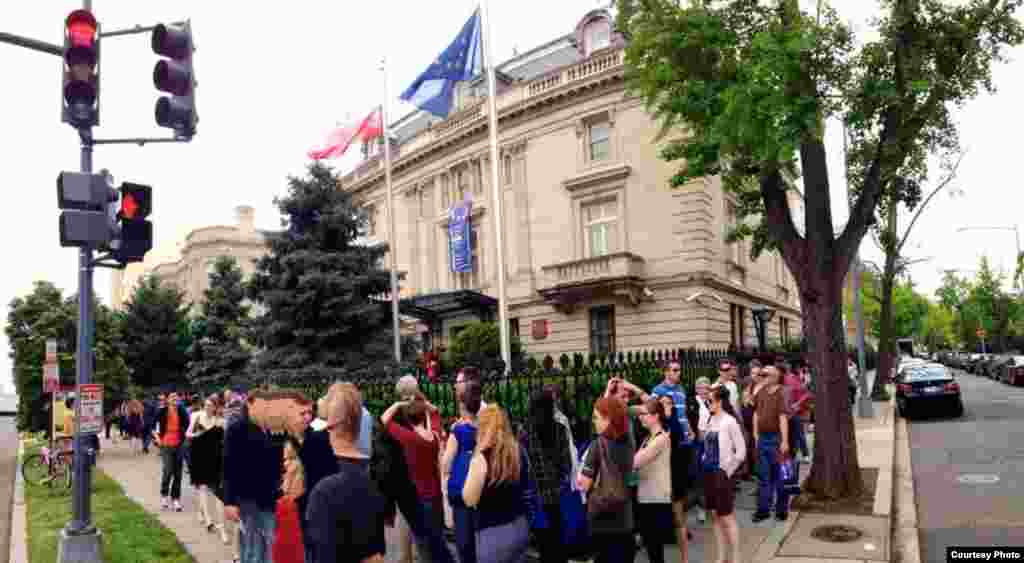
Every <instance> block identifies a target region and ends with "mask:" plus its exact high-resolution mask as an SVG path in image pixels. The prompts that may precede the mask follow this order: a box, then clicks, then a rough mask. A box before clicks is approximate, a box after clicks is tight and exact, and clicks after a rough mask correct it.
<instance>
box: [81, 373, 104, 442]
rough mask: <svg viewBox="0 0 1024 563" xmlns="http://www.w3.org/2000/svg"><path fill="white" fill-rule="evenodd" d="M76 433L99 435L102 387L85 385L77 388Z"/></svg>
mask: <svg viewBox="0 0 1024 563" xmlns="http://www.w3.org/2000/svg"><path fill="white" fill-rule="evenodd" d="M78 408H79V409H81V410H80V411H79V419H78V421H79V422H78V431H79V432H81V433H82V434H99V433H100V432H102V431H103V385H102V384H99V383H87V384H83V385H79V386H78Z"/></svg>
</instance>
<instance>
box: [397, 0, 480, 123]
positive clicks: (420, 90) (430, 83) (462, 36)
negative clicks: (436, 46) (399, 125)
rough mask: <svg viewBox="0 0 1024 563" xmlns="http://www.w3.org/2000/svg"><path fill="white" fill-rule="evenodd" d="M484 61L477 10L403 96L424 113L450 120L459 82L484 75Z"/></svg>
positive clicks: (478, 10)
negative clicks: (454, 95) (456, 86)
mask: <svg viewBox="0 0 1024 563" xmlns="http://www.w3.org/2000/svg"><path fill="white" fill-rule="evenodd" d="M483 58H484V57H483V41H482V36H481V32H480V9H479V8H477V10H476V11H474V12H473V15H472V16H470V17H469V20H467V21H466V24H465V25H463V26H462V31H460V32H459V34H458V35H457V36H455V40H454V41H452V42H451V45H448V48H447V49H445V50H444V52H443V53H441V56H439V57H437V59H436V60H434V62H433V63H432V64H431V65H430V66H429V67H427V70H425V71H423V73H422V74H420V75H419V77H417V78H416V80H415V81H414V82H413V83H412V85H411V86H409V87H408V88H406V89H405V91H404V92H402V95H401V96H400V97H401V99H403V100H405V101H406V102H409V103H411V104H412V105H414V106H416V107H418V108H420V109H421V110H423V111H427V112H430V113H432V114H434V115H436V116H438V117H442V118H444V117H448V113H449V112H451V109H452V97H453V94H454V92H455V83H456V82H459V81H462V80H469V79H470V78H473V77H474V76H476V75H478V74H480V73H481V71H482V69H483Z"/></svg>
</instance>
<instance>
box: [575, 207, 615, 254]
mask: <svg viewBox="0 0 1024 563" xmlns="http://www.w3.org/2000/svg"><path fill="white" fill-rule="evenodd" d="M618 214H619V205H618V200H616V199H607V200H603V201H595V202H593V203H587V204H585V205H583V239H584V240H585V241H586V243H585V244H586V257H587V258H593V257H595V256H604V255H606V254H611V253H613V252H617V251H618V246H619V244H618V243H619V217H618Z"/></svg>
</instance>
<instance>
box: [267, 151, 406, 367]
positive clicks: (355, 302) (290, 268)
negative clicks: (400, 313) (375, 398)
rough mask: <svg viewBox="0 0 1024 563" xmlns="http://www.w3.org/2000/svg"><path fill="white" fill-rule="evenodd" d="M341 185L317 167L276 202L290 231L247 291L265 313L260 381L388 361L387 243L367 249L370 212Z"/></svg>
mask: <svg viewBox="0 0 1024 563" xmlns="http://www.w3.org/2000/svg"><path fill="white" fill-rule="evenodd" d="M338 180H339V178H338V177H337V175H335V173H334V172H333V171H332V170H331V169H329V168H327V167H325V166H323V165H321V164H319V163H315V164H312V165H310V166H309V169H308V173H307V175H306V176H305V177H303V178H296V177H290V178H289V179H288V193H287V195H286V196H284V197H281V198H276V199H275V200H274V203H275V205H277V207H278V209H280V211H281V214H282V215H283V217H282V220H281V225H282V227H284V231H283V232H281V233H280V234H279V235H276V236H273V237H271V238H270V239H269V241H268V246H269V248H270V251H269V253H268V254H267V255H266V256H264V257H263V258H261V259H260V260H259V261H258V262H257V265H256V273H255V275H254V276H253V278H252V281H251V283H250V285H249V292H250V297H251V298H252V299H253V301H255V302H258V303H260V304H262V306H263V308H264V311H265V312H264V313H263V315H261V316H260V317H259V318H258V319H256V321H255V323H254V331H253V334H254V336H255V341H256V342H257V343H258V344H259V345H260V346H261V347H262V348H263V352H262V353H261V354H260V356H259V358H258V373H257V374H256V377H257V378H259V380H260V381H267V380H272V381H276V382H278V383H286V384H292V385H294V384H298V383H301V382H316V381H330V380H333V379H335V378H338V377H352V376H353V374H356V373H365V372H369V371H376V370H378V369H382V368H384V367H387V366H389V365H390V362H391V347H390V343H391V334H392V333H391V313H390V309H389V308H388V307H387V304H386V303H384V302H382V301H380V300H379V297H380V296H381V295H384V294H386V293H387V292H388V290H389V289H390V279H389V273H388V272H387V271H386V270H384V269H382V268H381V267H380V264H381V262H382V259H383V257H384V255H385V254H386V253H387V249H388V247H387V245H384V244H376V245H367V244H363V243H361V241H360V240H359V239H360V237H361V236H362V235H363V234H364V232H365V227H366V224H367V220H366V215H365V213H364V212H363V211H362V210H361V209H359V208H358V207H357V206H356V205H355V204H354V203H353V201H352V195H351V194H350V193H348V192H346V191H344V190H341V189H339V185H340V184H339V181H338Z"/></svg>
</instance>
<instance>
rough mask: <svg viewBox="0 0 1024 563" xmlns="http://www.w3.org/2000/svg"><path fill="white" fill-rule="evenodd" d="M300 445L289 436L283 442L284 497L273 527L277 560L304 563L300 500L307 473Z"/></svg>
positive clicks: (278, 561) (284, 562) (275, 562)
mask: <svg viewBox="0 0 1024 563" xmlns="http://www.w3.org/2000/svg"><path fill="white" fill-rule="evenodd" d="M300 449H301V446H300V445H299V442H298V440H296V439H295V437H293V436H289V437H288V438H287V440H286V442H285V445H284V452H283V454H284V478H283V479H282V482H281V498H280V499H278V501H277V509H276V510H275V516H276V522H277V526H276V527H275V529H274V547H273V550H272V553H273V559H274V563H302V562H303V561H304V560H305V556H306V555H305V554H306V551H305V546H304V545H303V542H302V525H301V523H300V519H301V518H300V515H299V508H298V499H299V497H301V496H302V495H303V494H305V492H306V476H305V470H304V468H303V466H302V460H300V459H299V450H300Z"/></svg>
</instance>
